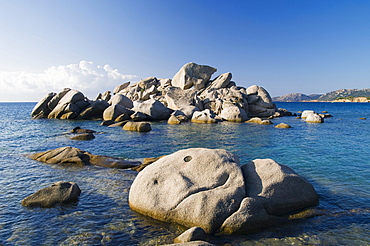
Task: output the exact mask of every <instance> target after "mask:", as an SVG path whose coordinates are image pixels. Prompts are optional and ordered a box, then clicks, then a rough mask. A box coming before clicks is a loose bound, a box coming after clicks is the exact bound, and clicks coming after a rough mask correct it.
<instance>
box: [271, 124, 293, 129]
mask: <svg viewBox="0 0 370 246" xmlns="http://www.w3.org/2000/svg"><path fill="white" fill-rule="evenodd" d="M275 128H285V129H286V128H291V126H290V125H288V124H286V123H280V124H277V125H276V126H275Z"/></svg>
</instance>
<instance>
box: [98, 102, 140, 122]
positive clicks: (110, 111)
mask: <svg viewBox="0 0 370 246" xmlns="http://www.w3.org/2000/svg"><path fill="white" fill-rule="evenodd" d="M133 113H134V111H132V110H130V109H128V108H125V107H124V106H122V105H119V104H114V105H111V106H109V107H108V108H106V109H105V110H104V112H103V119H104V120H116V119H117V118H118V117H119V116H120V119H122V120H128V119H130V116H131V115H132V114H133ZM122 115H123V116H122Z"/></svg>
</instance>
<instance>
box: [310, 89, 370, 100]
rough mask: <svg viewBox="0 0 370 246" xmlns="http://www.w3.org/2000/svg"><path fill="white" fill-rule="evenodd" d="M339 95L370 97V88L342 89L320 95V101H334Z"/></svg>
mask: <svg viewBox="0 0 370 246" xmlns="http://www.w3.org/2000/svg"><path fill="white" fill-rule="evenodd" d="M338 97H370V89H340V90H336V91H332V92H329V93H326V94H324V95H322V96H320V97H319V98H318V99H317V100H318V101H333V100H335V99H337V98H338Z"/></svg>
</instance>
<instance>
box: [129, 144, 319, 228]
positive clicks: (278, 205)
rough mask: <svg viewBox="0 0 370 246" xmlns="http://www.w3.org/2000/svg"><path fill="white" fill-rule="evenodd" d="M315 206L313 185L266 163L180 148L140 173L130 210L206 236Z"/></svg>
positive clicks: (277, 219) (272, 220)
mask: <svg viewBox="0 0 370 246" xmlns="http://www.w3.org/2000/svg"><path fill="white" fill-rule="evenodd" d="M317 204H318V195H317V194H316V192H315V190H314V188H313V186H312V185H311V184H310V183H309V182H308V181H307V180H306V179H304V178H303V177H301V176H299V175H298V174H296V173H295V172H294V171H293V170H292V169H290V168H289V167H287V166H284V165H282V164H278V163H276V162H275V161H273V160H271V159H257V160H254V161H251V162H249V163H247V164H246V165H243V166H241V167H240V165H239V159H238V157H237V156H235V155H233V154H232V153H230V152H227V151H225V150H219V149H218V150H215V149H204V148H196V149H186V150H180V151H177V152H175V153H173V154H171V155H168V156H165V157H162V158H161V159H159V160H157V161H155V162H154V163H152V164H151V165H149V166H147V167H146V168H145V169H144V170H142V171H141V172H140V173H139V175H138V176H137V177H136V179H135V180H134V182H133V184H132V186H131V190H130V193H129V205H130V207H131V208H132V209H133V210H135V211H137V212H139V213H142V214H144V215H147V216H150V217H153V218H155V219H158V220H162V221H167V222H174V223H178V224H181V225H184V226H186V227H193V226H197V227H201V228H202V229H204V231H206V232H207V233H219V234H231V233H245V232H248V231H251V230H256V229H260V228H264V227H269V226H272V225H276V224H278V223H282V222H284V221H286V220H287V216H285V215H286V214H287V213H291V212H294V211H296V210H301V209H304V208H307V207H310V206H315V205H317Z"/></svg>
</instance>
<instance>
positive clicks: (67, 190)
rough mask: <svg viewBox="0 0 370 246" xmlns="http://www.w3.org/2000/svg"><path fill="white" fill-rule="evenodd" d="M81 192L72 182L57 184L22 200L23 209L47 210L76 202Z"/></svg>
mask: <svg viewBox="0 0 370 246" xmlns="http://www.w3.org/2000/svg"><path fill="white" fill-rule="evenodd" d="M80 193H81V190H80V188H79V187H78V185H77V184H76V183H74V182H57V183H54V184H53V185H51V186H50V187H46V188H43V189H41V190H39V191H37V192H36V193H34V194H32V195H30V196H28V197H26V198H25V199H23V200H22V205H23V206H25V207H42V208H49V207H53V206H55V205H56V204H60V203H69V202H73V201H76V200H77V199H78V197H79V196H80Z"/></svg>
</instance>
